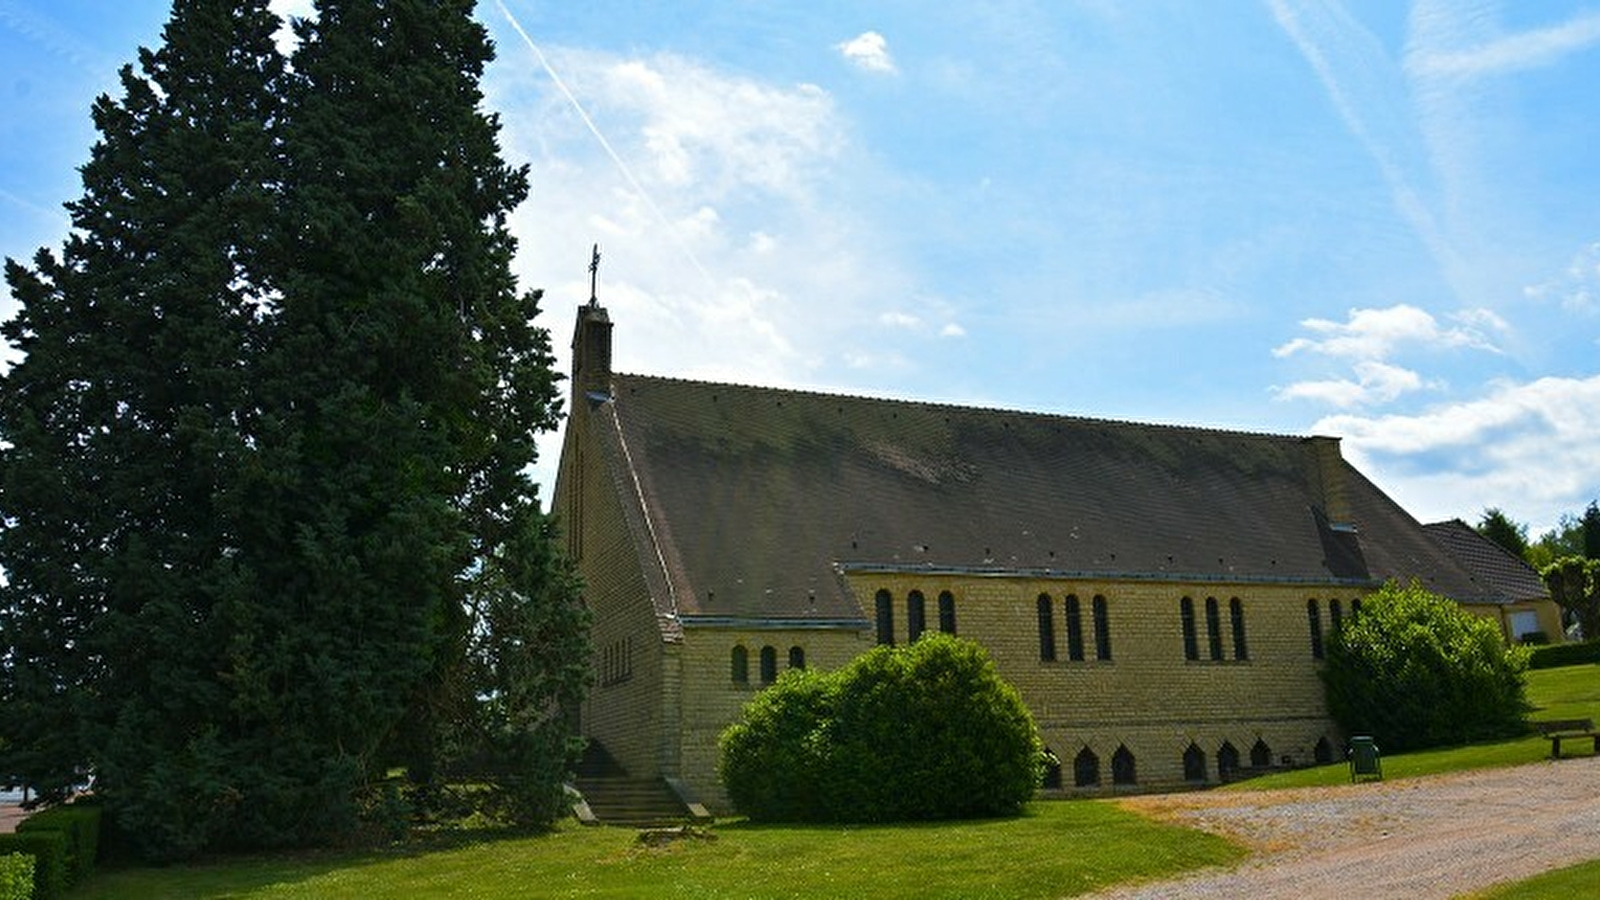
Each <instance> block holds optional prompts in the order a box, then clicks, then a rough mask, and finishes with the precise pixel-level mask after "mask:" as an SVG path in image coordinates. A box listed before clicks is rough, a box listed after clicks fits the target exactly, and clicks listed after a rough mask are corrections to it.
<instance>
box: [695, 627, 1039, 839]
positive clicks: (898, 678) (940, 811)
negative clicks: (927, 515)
mask: <svg viewBox="0 0 1600 900" xmlns="http://www.w3.org/2000/svg"><path fill="white" fill-rule="evenodd" d="M721 749H722V756H721V760H720V768H721V773H722V778H723V783H724V785H725V786H726V787H727V790H728V795H729V798H730V799H731V800H732V801H733V803H734V806H735V807H737V808H738V809H739V811H740V812H743V813H744V814H745V815H747V816H750V817H751V818H752V819H758V820H768V821H785V820H787V821H819V820H827V821H842V822H861V821H877V822H882V821H907V820H919V819H949V818H973V817H981V816H998V815H1010V814H1015V813H1016V812H1018V811H1019V810H1020V809H1021V807H1022V804H1023V803H1025V802H1026V801H1027V800H1028V798H1030V797H1031V796H1033V791H1034V789H1035V787H1037V785H1038V783H1039V777H1040V772H1041V765H1042V748H1041V745H1040V742H1039V736H1038V731H1037V729H1036V727H1035V726H1034V722H1033V716H1032V715H1031V714H1030V713H1029V712H1028V709H1027V707H1026V706H1025V705H1024V704H1023V702H1022V698H1021V696H1020V695H1019V694H1018V693H1017V691H1016V689H1015V688H1013V687H1012V686H1011V685H1010V684H1008V683H1006V681H1005V680H1004V679H1002V678H1001V677H1000V674H999V672H998V671H997V670H996V669H995V667H994V663H993V662H992V661H991V660H990V659H989V656H988V654H987V653H985V652H984V650H983V648H982V647H980V646H978V645H977V644H975V643H973V642H971V641H967V640H962V639H959V638H956V637H953V636H950V635H945V634H937V633H930V634H928V635H926V636H924V637H923V638H922V639H921V640H919V641H917V642H916V643H915V644H912V645H911V646H909V647H899V648H896V647H878V648H876V649H874V650H872V651H870V652H868V653H866V654H864V655H862V656H861V657H858V658H857V659H856V660H855V661H854V662H852V663H851V664H850V665H848V666H846V667H845V668H843V669H840V670H839V671H837V672H834V673H831V674H826V675H823V674H817V673H803V674H802V673H794V674H788V675H785V676H784V678H782V679H780V680H779V681H778V683H777V684H776V685H775V686H773V687H772V688H770V689H769V690H767V691H765V692H763V693H762V694H760V695H758V696H757V697H756V698H755V699H754V700H752V701H751V702H750V704H748V705H747V706H746V708H745V712H744V716H743V718H742V719H741V721H739V722H737V723H735V724H734V725H732V726H730V727H729V728H728V729H727V731H726V732H724V734H723V736H722V744H721Z"/></svg>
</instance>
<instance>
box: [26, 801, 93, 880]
mask: <svg viewBox="0 0 1600 900" xmlns="http://www.w3.org/2000/svg"><path fill="white" fill-rule="evenodd" d="M47 831H55V832H60V833H61V834H64V835H66V836H67V864H68V867H69V868H68V870H67V882H68V884H77V883H78V882H80V881H82V880H83V879H85V878H88V877H89V876H90V875H91V874H93V873H94V865H95V861H96V860H98V859H99V858H100V807H99V806H98V805H97V804H93V803H73V804H71V805H68V806H52V807H50V808H49V809H45V810H41V811H39V812H36V813H34V814H33V815H31V816H29V817H27V818H26V819H23V820H22V821H21V822H20V823H18V825H17V832H18V833H19V834H32V833H34V832H47Z"/></svg>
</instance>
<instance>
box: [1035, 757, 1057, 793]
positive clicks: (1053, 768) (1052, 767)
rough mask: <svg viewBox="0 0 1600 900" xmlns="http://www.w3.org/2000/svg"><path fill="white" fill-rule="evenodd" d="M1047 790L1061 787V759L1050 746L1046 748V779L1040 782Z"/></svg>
mask: <svg viewBox="0 0 1600 900" xmlns="http://www.w3.org/2000/svg"><path fill="white" fill-rule="evenodd" d="M1039 786H1040V787H1043V788H1045V789H1046V790H1059V789H1060V788H1061V760H1059V759H1057V758H1056V755H1055V753H1054V752H1053V751H1051V749H1050V748H1049V747H1046V748H1044V779H1043V780H1042V781H1041V782H1040V783H1039Z"/></svg>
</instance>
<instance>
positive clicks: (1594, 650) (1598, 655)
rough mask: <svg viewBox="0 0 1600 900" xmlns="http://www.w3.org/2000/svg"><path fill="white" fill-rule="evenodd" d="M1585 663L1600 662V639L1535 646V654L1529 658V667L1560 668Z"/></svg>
mask: <svg viewBox="0 0 1600 900" xmlns="http://www.w3.org/2000/svg"><path fill="white" fill-rule="evenodd" d="M1584 663H1600V641H1584V642H1583V643H1581V644H1578V643H1573V644H1551V645H1549V646H1548V647H1538V648H1535V649H1534V651H1533V656H1531V657H1529V659H1528V668H1530V669H1559V668H1561V667H1562V666H1581V665H1583V664H1584Z"/></svg>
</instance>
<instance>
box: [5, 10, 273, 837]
mask: <svg viewBox="0 0 1600 900" xmlns="http://www.w3.org/2000/svg"><path fill="white" fill-rule="evenodd" d="M276 27H277V19H276V17H275V16H273V15H271V14H270V13H269V12H267V10H266V3H265V2H264V0H261V2H232V0H180V2H178V3H176V4H175V5H174V8H173V14H172V17H171V19H170V21H169V23H168V25H167V26H166V29H165V31H164V33H163V37H164V43H163V46H162V47H161V49H160V50H158V51H155V52H150V51H142V52H141V54H140V58H139V67H138V70H137V71H135V70H134V68H133V67H131V66H130V67H125V68H124V69H123V71H122V92H123V96H122V97H121V99H119V100H113V99H111V98H110V97H105V96H102V97H101V98H100V99H99V100H98V101H97V102H96V104H95V106H94V121H95V125H96V127H97V128H98V130H99V132H100V139H99V141H98V143H97V144H96V145H95V146H94V148H93V151H92V154H91V158H90V161H89V162H88V164H87V165H85V166H84V168H83V186H84V192H83V196H82V197H81V198H80V199H79V200H78V201H76V202H75V203H72V204H70V205H69V209H70V212H71V215H72V222H73V226H74V232H73V234H72V236H71V237H70V238H69V239H68V240H67V242H66V245H65V247H64V250H63V253H62V255H61V257H60V258H57V257H56V256H54V255H53V254H51V253H49V252H46V251H40V252H39V254H38V255H37V256H36V257H35V260H34V265H33V266H32V267H31V268H29V267H26V266H23V265H20V264H17V263H15V262H11V261H8V263H7V271H6V277H7V280H8V282H9V283H10V286H11V289H12V292H13V294H14V295H15V297H16V298H17V299H18V300H19V301H20V304H21V311H20V312H19V313H18V315H17V317H16V318H15V319H14V320H12V321H11V322H9V323H7V325H6V327H5V334H6V337H7V338H8V339H9V340H10V341H11V342H12V344H13V345H14V346H15V347H17V348H18V349H20V350H21V351H22V352H23V353H24V354H25V356H24V357H23V359H22V360H21V361H20V362H18V363H17V364H16V365H15V366H14V367H13V368H12V369H11V371H10V372H9V373H7V375H6V376H5V380H4V389H3V391H0V436H3V439H4V441H5V446H4V450H3V451H0V508H3V510H4V516H5V524H6V528H5V530H4V531H3V532H0V563H3V565H4V567H5V570H6V574H7V578H8V584H7V585H6V587H5V589H4V590H5V593H4V602H3V603H0V633H3V642H4V645H5V646H4V657H3V658H4V663H5V665H4V666H3V668H0V678H3V682H0V692H3V696H4V703H5V708H6V714H5V715H4V717H3V719H4V725H3V726H0V727H3V729H4V732H5V742H6V746H7V748H8V751H9V752H8V754H7V755H6V757H5V759H4V761H3V762H0V771H4V772H5V773H6V774H8V775H14V776H21V777H23V778H25V779H27V780H28V781H29V782H31V783H32V784H34V785H35V786H36V787H38V788H39V789H40V790H41V792H42V793H43V794H44V796H46V797H47V798H51V797H59V796H60V795H61V793H62V792H63V791H65V790H66V788H67V787H68V786H69V785H70V783H71V782H72V781H73V780H74V779H75V778H77V777H80V776H79V775H78V774H75V771H76V770H82V769H84V768H85V767H87V766H91V765H92V767H93V771H94V773H95V775H96V777H97V779H98V783H97V787H98V791H99V793H100V794H101V795H102V796H104V797H105V798H106V799H107V801H108V802H111V803H113V804H118V805H119V808H120V811H121V813H122V815H123V818H124V819H125V820H126V824H127V825H128V827H129V832H130V833H131V834H134V835H136V836H138V837H139V838H141V839H146V840H148V841H150V842H152V846H153V844H154V843H162V842H168V841H169V839H170V843H171V845H172V851H173V852H184V851H185V850H186V849H187V848H189V847H191V846H193V845H195V844H196V843H197V842H198V843H204V842H205V841H208V840H210V838H211V837H212V836H213V833H212V831H211V830H210V827H211V823H197V822H195V821H193V820H194V819H195V818H197V817H199V818H205V817H207V816H208V815H210V813H209V811H210V810H213V809H216V808H219V807H226V806H227V805H229V803H230V802H231V799H232V797H233V794H232V792H231V791H230V790H229V787H228V780H227V778H226V777H225V776H224V774H223V773H225V772H226V771H227V770H228V769H229V767H230V766H231V765H232V763H233V761H232V760H230V759H229V756H228V751H227V749H226V745H227V742H228V736H227V734H226V732H227V729H228V722H227V721H226V717H225V716H223V715H221V713H223V712H224V711H225V710H226V708H227V705H228V694H229V690H230V689H229V687H228V685H227V684H226V681H225V679H226V674H225V673H226V670H227V667H228V666H227V660H226V654H227V651H228V647H229V642H230V637H231V635H232V634H233V632H234V628H235V623H234V622H233V619H234V618H235V616H237V615H238V614H239V609H240V603H242V602H246V598H248V596H249V593H250V586H249V585H250V575H249V573H248V572H247V571H245V570H244V569H242V568H241V567H240V566H239V564H238V561H237V560H236V558H235V554H234V551H235V550H236V549H237V547H238V534H237V524H238V517H237V513H238V507H237V506H236V505H235V504H236V500H237V496H238V495H237V493H236V488H237V482H236V474H237V471H238V469H239V466H240V465H241V463H242V462H243V460H244V458H245V456H246V455H247V439H246V431H247V429H248V421H247V419H248V416H249V403H248V400H247V397H246V391H247V389H248V366H249V363H250V354H251V352H252V344H253V335H254V333H255V328H256V325H257V321H256V313H257V311H258V310H259V309H260V304H261V303H262V302H263V301H264V300H265V298H266V295H267V290H268V288H267V286H266V285H265V284H264V283H263V281H262V279H261V277H260V269H259V267H258V266H257V265H256V258H255V255H256V253H257V251H258V250H259V249H260V248H261V246H262V245H263V240H262V239H263V236H264V234H265V233H266V231H267V227H268V225H267V223H268V222H269V220H270V210H271V206H272V191H273V189H274V187H273V186H274V185H275V183H276V182H277V173H276V171H275V163H274V153H273V150H272V144H273V137H272V133H271V132H272V128H273V123H274V121H275V120H276V118H277V102H278V101H277V97H276V90H277V80H278V78H279V77H280V75H281V71H282V65H281V60H280V59H279V57H278V54H277V52H276V50H275V48H274V46H273V43H272V34H273V31H274V30H275V28H276ZM178 832H183V833H184V836H182V837H178V836H177V834H176V833H178Z"/></svg>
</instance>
